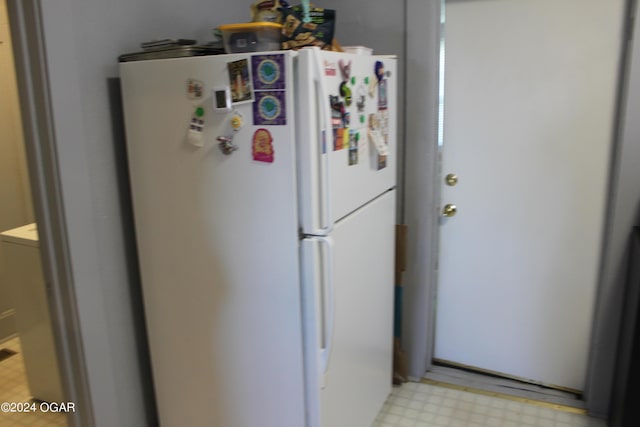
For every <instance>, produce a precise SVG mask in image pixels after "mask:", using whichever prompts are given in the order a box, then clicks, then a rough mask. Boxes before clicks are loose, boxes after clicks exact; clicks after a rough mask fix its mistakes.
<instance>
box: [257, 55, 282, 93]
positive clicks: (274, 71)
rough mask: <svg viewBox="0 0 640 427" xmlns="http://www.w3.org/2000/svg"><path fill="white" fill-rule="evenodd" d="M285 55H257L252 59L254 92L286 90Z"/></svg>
mask: <svg viewBox="0 0 640 427" xmlns="http://www.w3.org/2000/svg"><path fill="white" fill-rule="evenodd" d="M284 70H285V68H284V54H282V53H279V54H272V55H255V56H252V57H251V71H252V72H253V89H254V90H284V89H286V87H285V74H284Z"/></svg>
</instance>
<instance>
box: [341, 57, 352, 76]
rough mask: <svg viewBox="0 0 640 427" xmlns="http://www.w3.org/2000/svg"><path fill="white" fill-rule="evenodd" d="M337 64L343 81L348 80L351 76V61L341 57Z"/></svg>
mask: <svg viewBox="0 0 640 427" xmlns="http://www.w3.org/2000/svg"><path fill="white" fill-rule="evenodd" d="M338 65H339V66H340V74H341V75H342V80H343V81H345V82H346V81H348V80H349V77H350V76H351V61H349V62H345V61H343V60H342V59H341V60H340V61H338Z"/></svg>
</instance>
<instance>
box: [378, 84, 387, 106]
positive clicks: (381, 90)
mask: <svg viewBox="0 0 640 427" xmlns="http://www.w3.org/2000/svg"><path fill="white" fill-rule="evenodd" d="M386 109H387V81H386V80H380V82H378V110H386Z"/></svg>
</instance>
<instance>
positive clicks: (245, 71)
mask: <svg viewBox="0 0 640 427" xmlns="http://www.w3.org/2000/svg"><path fill="white" fill-rule="evenodd" d="M227 70H228V72H229V84H230V86H231V101H232V102H233V103H234V104H238V103H240V102H251V101H253V88H252V84H251V70H250V69H249V61H248V60H247V59H240V60H238V61H233V62H227Z"/></svg>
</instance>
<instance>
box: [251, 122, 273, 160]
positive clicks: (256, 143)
mask: <svg viewBox="0 0 640 427" xmlns="http://www.w3.org/2000/svg"><path fill="white" fill-rule="evenodd" d="M251 146H252V148H251V152H252V154H253V160H255V161H257V162H264V163H273V160H274V156H275V153H274V150H273V138H272V137H271V133H270V132H269V131H268V130H267V129H258V130H256V132H255V133H254V134H253V143H252V144H251Z"/></svg>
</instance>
